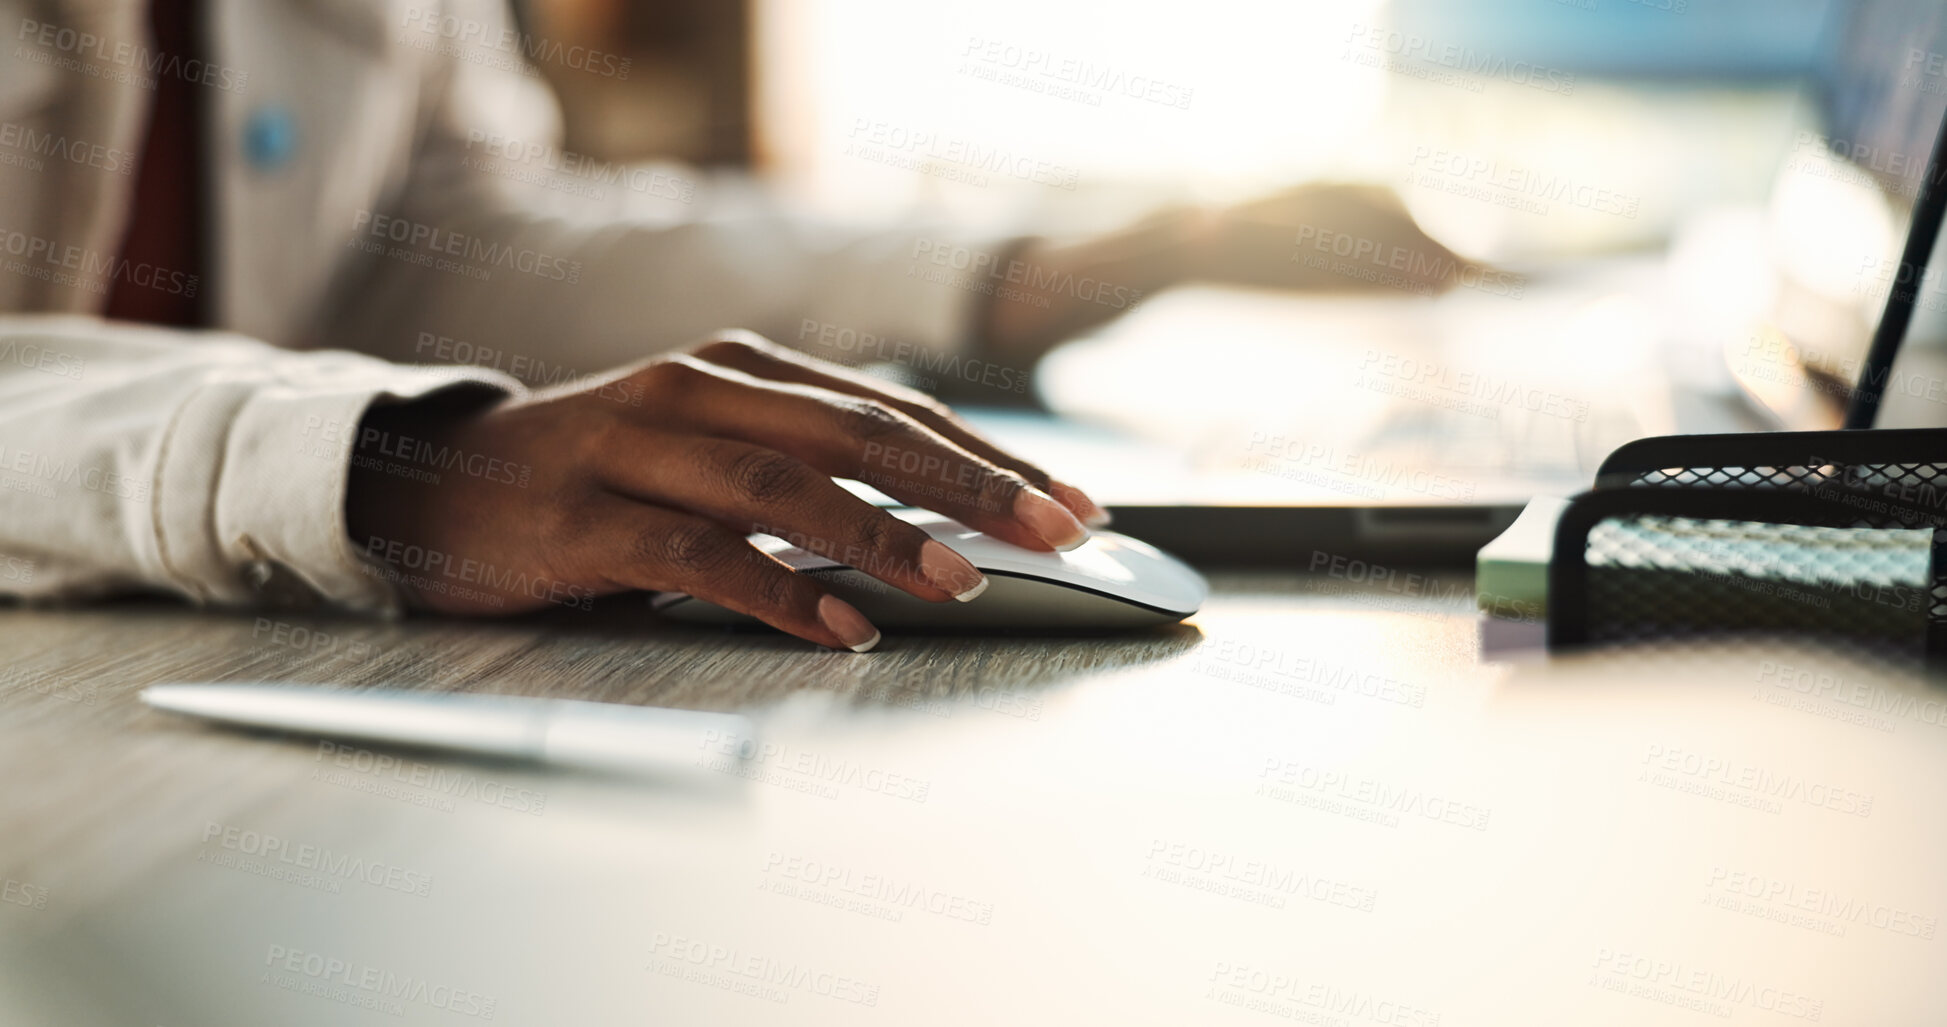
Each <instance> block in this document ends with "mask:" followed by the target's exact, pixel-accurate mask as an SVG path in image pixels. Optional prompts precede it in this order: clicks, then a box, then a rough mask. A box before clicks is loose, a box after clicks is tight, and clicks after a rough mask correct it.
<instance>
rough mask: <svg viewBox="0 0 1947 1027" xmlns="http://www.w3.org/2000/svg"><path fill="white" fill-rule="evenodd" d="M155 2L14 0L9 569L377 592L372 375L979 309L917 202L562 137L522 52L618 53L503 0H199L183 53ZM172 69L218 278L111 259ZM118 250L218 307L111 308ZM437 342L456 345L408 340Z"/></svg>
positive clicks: (20, 588)
mask: <svg viewBox="0 0 1947 1027" xmlns="http://www.w3.org/2000/svg"><path fill="white" fill-rule="evenodd" d="M146 7H147V5H146V4H144V3H140V2H136V0H0V12H4V14H5V17H4V18H0V26H5V31H7V32H8V33H9V34H11V35H12V36H13V37H14V38H12V39H9V40H7V41H6V42H5V46H6V47H7V48H8V49H7V52H6V54H5V56H4V58H0V312H3V313H0V594H9V595H15V596H30V597H51V596H65V595H85V594H99V593H103V592H109V591H121V590H129V589H161V590H165V591H169V592H173V593H177V594H181V595H184V596H187V597H190V598H192V599H194V600H197V601H206V602H226V603H240V602H254V601H260V600H266V599H272V598H285V599H288V598H290V596H289V595H288V593H291V592H295V593H296V595H297V596H298V597H299V598H301V599H317V598H322V599H324V600H328V601H331V602H335V603H338V604H342V605H345V606H349V607H353V608H357V609H364V610H395V609H396V608H397V602H398V601H397V597H396V595H395V594H394V592H393V589H392V587H391V586H389V585H388V584H386V583H385V581H384V579H383V578H382V577H380V576H378V575H376V574H374V573H372V572H371V571H372V568H370V567H368V566H367V565H366V564H365V563H364V562H363V558H362V557H361V555H360V554H358V553H357V552H355V551H354V548H353V546H352V544H351V541H350V539H349V537H348V535H347V532H346V529H345V524H344V499H345V496H344V493H345V481H346V471H347V468H348V465H349V445H350V442H351V438H352V434H353V430H354V428H355V426H356V425H357V424H358V422H359V419H360V417H361V416H362V414H363V412H364V410H365V409H366V407H367V406H368V405H370V404H371V403H373V402H375V401H385V400H388V399H392V398H411V397H416V396H420V395H423V394H424V393H426V392H428V391H430V390H433V389H438V388H442V387H447V386H452V385H454V384H455V383H462V382H476V383H480V384H482V385H484V386H487V387H491V388H498V389H505V390H509V391H513V390H518V389H519V388H520V387H521V386H520V383H519V381H517V377H516V376H519V377H525V378H527V379H528V380H529V381H530V382H531V381H534V380H537V379H538V380H541V381H546V382H550V383H552V382H555V381H559V380H562V379H563V378H565V377H569V376H578V375H580V374H586V373H592V372H595V371H599V370H601V369H603V368H605V367H609V366H612V365H614V364H616V363H620V362H623V361H626V360H631V359H635V358H639V357H641V356H643V355H645V354H648V353H652V352H655V351H658V350H662V349H666V348H669V347H671V346H674V345H678V344H681V343H684V342H687V341H692V340H694V339H695V338H696V337H697V336H699V335H701V334H703V333H706V332H708V331H710V330H712V329H717V328H725V327H733V326H734V327H745V328H751V329H755V330H757V331H760V332H764V333H766V334H770V335H772V336H773V337H775V338H778V339H780V341H785V342H790V341H792V339H793V338H794V337H795V336H797V335H800V334H803V333H802V331H801V329H800V326H801V325H812V324H814V323H815V324H817V325H820V326H824V325H836V326H838V328H839V330H842V331H846V332H856V333H871V334H874V335H879V336H890V337H894V338H900V339H906V340H910V341H913V342H917V343H920V344H923V345H930V346H936V347H944V346H952V345H955V344H956V343H957V340H958V337H959V335H960V334H961V332H962V329H963V327H964V326H965V325H967V324H968V323H969V320H970V317H971V304H972V303H973V301H974V295H975V294H974V293H971V292H969V291H966V290H965V289H962V288H957V287H955V286H954V285H953V284H950V283H948V282H942V281H940V275H939V274H938V272H937V271H935V272H934V274H933V276H932V277H931V278H927V277H924V276H923V271H924V269H923V268H921V267H920V264H921V263H922V262H921V261H919V260H916V259H915V254H918V253H923V252H924V253H937V252H938V248H939V247H941V246H942V245H944V244H943V243H942V242H941V241H940V238H939V235H938V233H936V232H928V231H924V230H914V229H908V230H905V231H903V232H900V231H890V232H881V233H867V232H861V231H858V230H852V229H845V228H839V227H835V226H820V225H817V224H813V223H809V222H807V221H804V220H802V219H794V218H792V217H790V216H788V215H787V214H785V213H783V212H780V211H778V210H776V209H775V208H774V207H773V206H771V205H769V204H767V203H766V202H765V201H764V200H763V199H762V197H761V196H759V195H758V194H756V193H755V192H754V191H753V190H751V189H749V188H748V187H747V186H740V185H738V184H737V183H735V182H720V181H706V180H702V179H699V178H698V177H697V176H696V175H695V174H694V173H692V172H688V171H685V170H683V169H679V168H666V167H663V168H655V167H645V168H617V167H614V166H607V165H600V164H592V163H590V162H586V161H583V160H581V159H579V158H577V157H575V156H574V155H572V154H568V153H564V152H563V151H562V150H561V149H560V148H559V145H558V142H557V140H558V138H559V133H558V116H557V113H556V111H555V108H554V106H553V100H552V97H550V96H549V95H548V94H547V92H546V90H545V89H544V88H542V87H541V85H540V80H539V79H538V78H537V77H535V75H534V72H533V71H532V69H531V68H529V67H527V66H525V65H524V64H523V63H522V57H521V55H522V54H523V53H526V54H531V55H536V59H539V60H556V61H565V62H569V63H570V64H571V65H572V66H574V67H576V68H577V69H578V70H581V71H584V72H586V73H589V74H610V75H619V74H621V73H622V72H623V70H624V69H625V67H626V66H625V65H621V64H620V63H619V62H617V61H616V60H615V59H614V58H613V57H612V56H609V55H600V54H590V53H588V52H586V51H577V50H568V49H564V48H562V47H561V46H559V44H557V43H555V42H554V41H551V40H542V39H535V38H533V37H528V36H522V35H521V34H519V33H517V32H515V31H514V30H513V29H512V28H511V26H510V23H509V19H508V18H507V15H506V11H505V10H504V9H503V8H502V6H501V4H500V2H499V0H207V2H206V3H205V4H204V8H205V11H206V17H207V18H208V19H209V22H208V28H209V31H208V32H207V33H206V38H207V39H208V40H209V42H208V43H207V49H208V51H209V52H208V53H207V54H206V55H205V56H206V57H207V62H206V63H205V64H200V65H198V64H186V63H184V62H182V61H181V60H179V59H178V58H177V56H176V55H167V54H159V53H157V52H156V51H154V50H153V48H151V47H150V45H149V41H148V39H147V31H146V21H145V18H146ZM159 75H179V76H187V77H189V78H191V79H192V80H193V81H196V82H198V83H202V84H203V86H202V88H203V91H202V92H201V93H200V97H201V99H202V101H203V102H204V104H205V107H204V109H205V112H206V113H205V121H206V124H207V126H208V141H207V147H206V152H205V157H204V168H205V173H206V174H207V175H208V176H210V182H209V185H208V188H209V193H210V197H211V198H210V201H209V204H210V205H209V216H210V218H211V219H212V223H211V226H210V229H209V240H210V245H209V249H210V251H211V252H210V255H209V260H210V262H211V265H212V266H211V267H209V268H208V269H207V271H208V275H207V279H208V280H206V281H195V280H193V279H191V278H190V277H189V276H188V275H186V274H185V273H184V269H169V268H148V267H145V266H133V267H131V266H124V265H120V264H118V263H117V262H116V257H117V251H118V247H119V241H120V239H121V235H122V232H123V229H124V227H125V224H126V218H127V217H128V215H129V206H130V201H131V197H132V193H133V190H134V185H135V179H136V175H135V168H134V163H135V159H136V158H135V155H136V154H137V153H138V152H139V149H140V136H141V133H142V130H143V127H144V125H145V124H146V116H147V114H146V111H147V104H148V103H149V102H150V100H151V98H152V96H153V95H154V93H153V88H152V87H153V80H154V79H155V78H156V77H157V76H159ZM961 252H965V251H961ZM116 276H120V277H125V278H127V279H128V280H130V281H132V282H135V283H137V284H139V285H142V286H144V287H150V288H162V289H189V288H196V289H207V290H209V292H208V297H207V299H208V302H209V305H210V310H211V311H212V317H213V319H214V321H215V323H216V324H217V325H219V326H220V327H221V328H222V329H223V331H221V332H197V333H186V332H174V331H167V330H159V329H152V328H146V327H138V326H132V325H128V324H121V323H115V322H110V321H106V320H103V319H101V318H100V317H99V316H98V314H99V312H100V311H101V310H102V309H103V307H104V305H105V303H106V299H107V289H108V282H109V281H110V280H111V278H113V277H116ZM346 350H356V351H359V353H361V354H368V355H358V354H354V353H350V352H344V351H346ZM381 358H382V359H381ZM388 361H400V362H399V363H395V362H388ZM439 361H451V362H458V363H460V364H468V365H473V366H470V367H457V368H456V367H438V368H435V367H415V366H407V364H408V363H417V364H431V363H435V362H439ZM290 586H297V587H295V588H292V587H290Z"/></svg>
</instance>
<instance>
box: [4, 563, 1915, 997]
mask: <svg viewBox="0 0 1947 1027" xmlns="http://www.w3.org/2000/svg"><path fill="white" fill-rule="evenodd" d="M1455 583H1457V584H1460V585H1462V587H1460V588H1458V589H1457V590H1454V589H1449V588H1447V587H1439V588H1430V589H1428V590H1426V594H1425V595H1423V596H1417V597H1416V596H1407V595H1401V594H1396V593H1389V592H1386V591H1384V590H1383V589H1379V590H1371V589H1364V590H1362V588H1361V587H1360V586H1353V585H1349V584H1348V583H1346V582H1343V581H1337V580H1331V579H1323V578H1307V577H1303V576H1299V575H1283V574H1253V575H1234V576H1228V577H1226V576H1218V577H1216V578H1215V579H1213V586H1214V587H1213V594H1212V597H1211V600H1210V602H1209V604H1208V605H1207V606H1206V608H1205V610H1204V612H1203V613H1201V614H1199V615H1198V616H1197V617H1196V618H1195V619H1194V620H1193V621H1191V622H1190V623H1189V624H1186V625H1181V626H1177V627H1174V628H1171V629H1165V630H1159V631H1154V632H1145V633H1141V634H1136V635H1127V636H1106V637H1096V638H1075V637H1059V636H1057V637H1007V638H991V637H979V636H960V637H951V636H943V637H925V638H917V637H898V638H888V640H887V646H886V648H885V650H884V651H882V652H878V653H873V654H869V655H867V656H853V655H850V654H838V653H823V652H816V651H813V650H810V649H808V648H807V647H805V646H804V645H803V644H802V643H800V642H797V641H795V640H791V639H787V638H784V637H782V636H778V635H774V634H770V633H767V632H757V631H747V632H736V633H727V632H718V631H700V630H696V629H689V628H681V627H676V626H672V625H666V624H659V623H656V622H654V621H653V620H651V619H649V618H648V617H647V616H646V615H645V614H644V613H643V611H642V608H641V606H640V605H639V604H636V603H612V604H609V605H607V606H604V607H602V608H600V609H598V610H597V611H596V613H594V614H592V615H590V614H583V613H579V612H568V611H563V612H558V613H555V614H551V615H548V616H544V617H538V618H533V619H529V620H521V621H512V622H502V623H487V624H481V623H458V622H451V621H431V620H426V621H421V620H411V621H407V622H404V623H398V624H380V623H371V622H361V621H352V620H338V619H330V618H324V617H312V616H304V617H296V616H290V615H284V616H281V617H279V616H269V615H266V616H257V615H253V614H221V613H206V612H196V611H191V610H186V609H182V608H179V607H173V606H161V605H146V604H131V605H117V606H108V607H95V608H86V609H75V610H20V609H16V610H10V611H5V612H0V651H4V652H5V653H7V654H8V660H7V662H8V665H9V666H8V669H7V670H6V671H4V672H0V704H4V709H5V715H4V718H0V769H4V771H5V773H6V775H7V780H9V781H10V782H12V784H11V785H10V786H9V787H8V788H6V789H4V790H0V839H4V841H0V880H4V881H5V889H6V891H5V894H4V896H0V898H4V899H5V901H4V902H0V1022H4V1023H9V1024H11V1023H23V1024H30V1023H61V1024H97V1023H99V1024H138V1023H139V1024H166V1025H175V1024H191V1023H276V1024H288V1025H301V1024H343V1023H365V1022H371V1023H399V1022H404V1023H413V1024H420V1023H425V1024H460V1023H466V1022H470V1021H473V1020H486V1019H488V1018H491V1020H492V1021H493V1022H496V1023H524V1024H529V1023H531V1024H606V1023H643V1022H653V1023H741V1022H766V1023H833V1024H853V1023H872V1022H880V1023H887V1024H909V1023H969V1024H976V1023H978V1024H988V1023H999V1022H1016V1023H1048V1022H1057V1023H1058V1022H1078V1023H1096V1022H1115V1023H1171V1024H1177V1023H1240V1024H1254V1023H1263V1022H1267V1017H1269V1018H1275V1019H1284V1020H1292V1021H1297V1022H1304V1023H1335V1024H1345V1025H1357V1024H1390V1025H1404V1027H1431V1025H1433V1024H1436V1023H1437V1024H1442V1025H1453V1024H1509V1023H1577V1024H1586V1023H1616V1024H1644V1023H1663V1022H1674V1023H1695V1022H1709V1019H1725V1020H1729V1021H1731V1022H1742V1023H1756V1024H1766V1023H1779V1024H1783V1023H1792V1022H1821V1023H1872V1024H1895V1023H1912V1022H1920V1021H1928V1020H1933V1019H1937V1014H1938V1012H1939V1010H1940V1009H1941V1007H1942V1002H1943V1000H1942V999H1940V997H1939V995H1938V989H1937V988H1935V987H1933V986H1932V984H1931V981H1932V978H1933V971H1934V970H1935V969H1936V968H1937V967H1938V965H1939V961H1940V950H1939V945H1940V943H1939V941H1938V940H1937V938H1936V935H1937V934H1938V933H1939V932H1938V927H1939V917H1940V915H1941V913H1942V911H1943V909H1947V870H1943V869H1942V866H1943V863H1942V861H1941V860H1940V859H1939V857H1938V854H1939V853H1940V852H1941V851H1942V843H1943V842H1944V841H1947V832H1943V825H1947V807H1943V804H1942V803H1940V802H1938V801H1937V799H1936V797H1935V782H1938V781H1940V780H1943V779H1947V692H1943V691H1941V690H1940V688H1939V687H1938V685H1937V684H1936V683H1934V682H1933V681H1932V680H1931V679H1929V678H1928V677H1927V676H1926V675H1925V674H1924V673H1923V672H1922V671H1920V670H1919V669H1917V668H1914V667H1910V666H1902V665H1897V664H1888V663H1885V662H1880V661H1875V660H1874V659H1873V658H1871V657H1870V656H1868V655H1864V654H1860V653H1852V652H1840V651H1833V650H1829V649H1815V648H1812V647H1809V646H1806V645H1803V644H1799V643H1794V642H1766V641H1744V642H1737V643H1729V642H1725V643H1714V644H1704V643H1692V644H1688V645H1681V646H1679V645H1672V646H1664V647H1657V648H1643V649H1634V650H1628V651H1615V652H1599V653H1589V654H1584V655H1578V656H1572V657H1555V658H1543V657H1538V656H1530V657H1527V658H1523V659H1516V660H1512V661H1511V662H1504V663H1493V662H1485V663H1484V662H1482V661H1481V660H1480V658H1479V656H1478V650H1477V646H1476V644H1475V637H1476V631H1477V622H1476V620H1475V618H1474V616H1473V613H1472V611H1471V610H1470V609H1468V608H1467V606H1466V605H1465V599H1464V597H1465V595H1466V589H1465V587H1464V581H1463V580H1462V579H1456V581H1455V582H1454V583H1447V582H1441V583H1440V584H1442V585H1443V586H1444V585H1447V584H1455ZM164 680H240V681H241V680H289V681H313V682H332V683H340V684H348V685H364V686H370V685H379V684H394V685H397V684H416V685H418V686H420V687H424V688H428V689H443V690H474V691H495V692H520V693H526V694H550V695H559V696H564V697H570V698H579V699H601V700H608V701H616V702H634V703H653V704H659V705H669V706H678V707H689V708H699V709H740V710H745V711H747V712H750V713H752V714H753V715H754V716H756V717H758V718H759V719H760V721H761V724H762V731H763V737H764V745H763V747H762V748H761V749H759V750H758V751H757V752H756V753H754V754H753V756H752V758H751V759H749V760H746V761H737V760H734V759H731V758H729V756H728V755H727V754H723V753H715V752H710V751H700V752H699V753H698V754H697V760H696V763H697V770H698V775H697V777H698V779H699V781H700V782H702V783H701V784H694V783H693V784H690V785H683V786H675V785H671V784H668V783H651V782H642V781H632V780H627V779H620V778H600V777H594V776H587V775H576V774H570V773H561V772H549V771H545V770H540V769H537V768H533V767H526V766H518V765H512V764H495V763H489V762H470V761H465V760H460V759H455V758H453V757H450V756H448V755H444V754H434V753H425V752H412V751H409V750H399V749H384V750H371V749H365V748H361V747H358V746H355V745H340V744H336V743H329V742H320V741H319V740H316V739H305V738H290V737H285V736H279V735H273V734H252V733H244V732H231V731H225V730H221V729H216V728H210V727H204V726H200V725H197V724H195V723H193V722H188V721H184V720H181V719H179V718H170V717H167V716H164V715H161V714H157V713H154V712H152V711H149V710H146V709H144V708H142V707H141V705H140V704H139V702H138V701H137V700H136V698H135V694H136V692H137V691H138V690H139V689H140V688H141V687H143V686H145V685H148V684H152V683H155V682H158V681H164ZM1930 1014H1932V1015H1930Z"/></svg>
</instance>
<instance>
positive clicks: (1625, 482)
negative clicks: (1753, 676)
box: [1548, 428, 1947, 659]
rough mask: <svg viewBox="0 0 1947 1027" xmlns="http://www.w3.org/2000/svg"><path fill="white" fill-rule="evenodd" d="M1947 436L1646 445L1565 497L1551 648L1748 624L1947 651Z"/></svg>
mask: <svg viewBox="0 0 1947 1027" xmlns="http://www.w3.org/2000/svg"><path fill="white" fill-rule="evenodd" d="M1943 529H1947V429H1941V428H1923V429H1896V430H1852V431H1816V432H1775V433H1760V434H1754V435H1691V436H1668V437H1663V438H1652V439H1641V440H1638V441H1636V442H1632V443H1630V444H1628V445H1625V446H1623V447H1622V448H1620V449H1618V450H1616V451H1615V452H1614V453H1612V454H1610V456H1609V458H1608V459H1607V460H1605V461H1604V462H1603V464H1602V468H1601V470H1600V471H1598V472H1597V474H1596V480H1595V488H1594V489H1592V490H1591V491H1588V492H1585V493H1583V494H1581V495H1580V496H1577V497H1575V498H1574V499H1573V500H1571V502H1570V504H1569V506H1568V508H1567V509H1566V510H1565V511H1564V512H1563V514H1562V518H1561V520H1560V521H1559V522H1558V523H1557V526H1556V530H1555V547H1554V554H1555V555H1554V559H1553V560H1551V561H1550V565H1549V582H1548V606H1549V610H1548V641H1549V644H1550V646H1570V645H1577V644H1582V643H1597V642H1615V641H1627V640H1646V639H1658V638H1671V637H1681V636H1686V635H1693V634H1699V633H1718V632H1723V631H1727V630H1740V629H1755V630H1766V631H1784V632H1792V633H1820V634H1835V635H1844V636H1849V637H1854V638H1860V639H1864V640H1870V641H1872V642H1873V643H1874V644H1875V645H1888V646H1892V647H1896V648H1899V649H1910V650H1913V651H1917V652H1921V653H1924V654H1925V655H1926V656H1927V657H1928V658H1929V659H1936V658H1941V657H1943V656H1947V559H1943V558H1942V553H1943V546H1947V530H1943Z"/></svg>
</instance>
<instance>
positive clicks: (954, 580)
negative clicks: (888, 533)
mask: <svg viewBox="0 0 1947 1027" xmlns="http://www.w3.org/2000/svg"><path fill="white" fill-rule="evenodd" d="M919 576H920V577H922V578H925V579H926V580H927V581H928V582H929V583H930V584H932V585H933V586H934V587H936V588H939V589H941V590H943V591H945V592H948V593H950V594H951V595H952V596H953V598H954V600H955V601H956V602H962V603H970V602H972V601H973V600H974V597H975V596H978V595H980V593H982V592H985V591H987V575H985V574H982V573H980V569H979V568H978V567H975V566H974V565H973V564H971V563H968V562H967V558H966V557H964V556H961V555H960V554H959V553H956V552H954V551H953V550H951V549H948V548H947V547H946V546H944V545H942V544H941V543H940V542H939V541H938V540H937V539H927V540H926V542H925V543H924V544H923V545H921V546H920V547H919Z"/></svg>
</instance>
